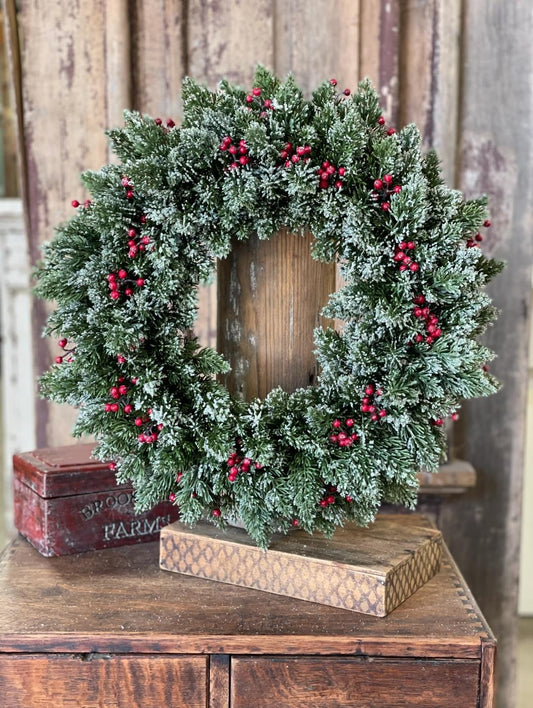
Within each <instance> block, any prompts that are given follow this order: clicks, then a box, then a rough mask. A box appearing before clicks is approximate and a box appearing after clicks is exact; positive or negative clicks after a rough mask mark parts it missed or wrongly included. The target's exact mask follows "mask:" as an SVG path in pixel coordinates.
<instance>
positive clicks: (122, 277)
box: [118, 269, 128, 280]
mask: <svg viewBox="0 0 533 708" xmlns="http://www.w3.org/2000/svg"><path fill="white" fill-rule="evenodd" d="M127 276H128V274H127V273H126V271H125V270H123V269H121V270H119V272H118V277H119V278H120V279H121V280H124V278H126V277H127Z"/></svg>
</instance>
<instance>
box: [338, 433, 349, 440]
mask: <svg viewBox="0 0 533 708" xmlns="http://www.w3.org/2000/svg"><path fill="white" fill-rule="evenodd" d="M347 437H348V436H347V435H346V433H339V434H338V435H337V438H338V439H339V440H346V438H347Z"/></svg>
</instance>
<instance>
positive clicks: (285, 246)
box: [217, 229, 336, 401]
mask: <svg viewBox="0 0 533 708" xmlns="http://www.w3.org/2000/svg"><path fill="white" fill-rule="evenodd" d="M312 243H313V235H312V234H311V233H310V232H306V233H305V234H304V235H301V234H294V233H290V232H289V231H288V230H287V229H281V230H280V231H278V232H277V233H275V234H273V235H272V237H271V238H269V239H267V240H264V239H259V238H258V237H257V235H255V234H252V235H250V237H249V238H248V239H247V240H245V241H238V240H236V239H235V240H234V241H233V243H232V249H231V253H230V254H229V255H228V256H227V258H225V259H223V260H219V262H218V266H217V315H218V319H217V350H218V351H219V352H220V353H221V354H223V355H224V357H225V358H226V360H227V361H228V363H229V364H230V366H231V371H230V372H229V373H227V374H223V375H221V377H220V382H221V383H222V384H223V385H224V386H226V388H227V389H228V390H229V391H230V393H232V394H233V395H235V396H238V397H239V398H242V399H244V400H246V401H250V400H252V399H253V398H265V396H266V395H267V394H268V393H269V392H270V391H271V390H272V389H273V388H276V387H277V386H280V387H281V388H282V389H283V390H284V391H287V392H288V393H292V392H293V391H295V390H296V389H297V388H305V387H307V386H312V385H314V384H316V381H317V375H318V364H317V361H316V357H315V354H314V350H315V344H314V339H313V332H314V329H315V328H316V327H332V326H333V324H334V323H333V320H330V319H326V318H325V317H322V316H321V315H320V313H321V310H322V308H323V307H324V306H325V305H326V304H327V303H328V300H329V296H330V295H331V293H333V292H335V285H336V282H335V271H336V266H335V263H322V262H319V261H317V260H315V259H314V258H313V257H312V255H311V246H312Z"/></svg>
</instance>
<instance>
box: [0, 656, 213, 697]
mask: <svg viewBox="0 0 533 708" xmlns="http://www.w3.org/2000/svg"><path fill="white" fill-rule="evenodd" d="M0 696H1V699H0V702H1V705H3V706H9V708H51V706H53V708H63V706H69V708H70V707H71V706H72V708H80V706H83V708H133V706H135V708H154V706H168V707H169V708H171V707H172V706H187V708H206V705H207V658H206V657H204V656H180V657H174V656H170V655H160V656H153V655H146V656H144V655H139V656H122V655H102V654H86V655H79V654H77V655H76V654H70V655H69V654H11V655H7V654H3V655H1V656H0Z"/></svg>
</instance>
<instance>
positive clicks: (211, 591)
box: [0, 515, 494, 658]
mask: <svg viewBox="0 0 533 708" xmlns="http://www.w3.org/2000/svg"><path fill="white" fill-rule="evenodd" d="M405 518H406V523H416V517H415V516H414V515H413V517H409V516H406V517H405ZM410 519H412V521H410ZM419 519H420V517H418V522H419ZM158 561H159V554H158V544H157V543H146V544H142V545H136V546H123V547H120V548H113V549H108V550H103V551H95V552H89V553H83V554H77V555H71V556H64V557H61V558H44V557H43V556H41V555H40V554H39V553H38V552H37V551H36V550H35V549H33V548H32V546H30V544H29V543H27V542H26V541H25V540H23V539H22V538H20V537H19V538H17V539H15V540H14V541H13V542H12V543H11V544H10V545H9V546H8V547H7V548H6V549H5V551H4V553H3V555H2V557H1V559H0V597H1V602H0V651H36V650H39V651H58V652H59V651H79V652H91V651H124V652H130V651H139V652H151V651H157V652H170V653H190V652H193V653H197V652H202V653H203V652H215V653H293V654H298V653H303V654H306V653H313V654H336V653H338V654H346V653H349V654H353V653H363V654H371V655H373V654H375V655H382V656H430V657H431V656H435V657H439V656H443V657H444V656H446V657H448V656H453V657H463V658H468V657H472V658H474V657H479V656H480V652H481V645H482V644H483V643H487V642H489V643H493V642H494V637H493V635H492V633H491V631H490V629H489V627H488V626H487V624H486V622H485V620H484V619H483V616H482V615H481V613H480V611H479V609H478V608H477V605H476V604H475V601H474V600H473V598H472V596H471V593H470V591H469V589H468V588H467V586H466V585H465V583H464V581H463V580H462V578H461V577H460V575H459V574H458V571H457V569H456V567H455V564H454V562H453V560H452V559H451V557H450V555H449V553H448V552H447V550H446V549H444V554H443V565H442V569H441V571H440V572H439V573H438V574H437V575H436V576H435V577H434V578H433V579H432V580H430V581H429V582H428V583H427V584H426V585H424V586H423V587H422V588H421V589H419V590H418V591H417V592H415V593H414V595H412V596H411V597H410V598H409V599H407V600H406V601H405V602H404V603H403V604H402V605H400V606H399V607H398V608H397V609H396V610H394V611H393V612H392V613H391V614H390V615H388V616H387V617H384V618H377V617H373V616H370V615H363V614H359V613H356V612H351V611H349V610H341V609H336V608H334V607H327V606H323V605H317V604H314V603H311V602H306V601H303V600H296V599H291V598H288V597H283V596H278V595H273V594H270V593H265V592H261V591H259V590H251V589H247V588H241V587H236V586H233V585H226V584H223V583H216V582H213V581H209V580H202V579H198V578H193V577H189V576H185V575H179V574H176V573H169V572H166V571H163V570H160V569H159V562H158Z"/></svg>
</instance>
